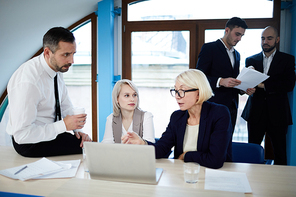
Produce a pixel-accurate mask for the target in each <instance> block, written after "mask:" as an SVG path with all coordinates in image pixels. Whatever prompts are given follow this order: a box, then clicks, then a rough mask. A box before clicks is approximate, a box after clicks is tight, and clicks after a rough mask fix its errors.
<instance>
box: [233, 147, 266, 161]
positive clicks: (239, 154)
mask: <svg viewBox="0 0 296 197" xmlns="http://www.w3.org/2000/svg"><path fill="white" fill-rule="evenodd" d="M232 161H233V162H236V163H256V164H264V149H263V148H262V146H260V145H259V144H253V143H241V142H232Z"/></svg>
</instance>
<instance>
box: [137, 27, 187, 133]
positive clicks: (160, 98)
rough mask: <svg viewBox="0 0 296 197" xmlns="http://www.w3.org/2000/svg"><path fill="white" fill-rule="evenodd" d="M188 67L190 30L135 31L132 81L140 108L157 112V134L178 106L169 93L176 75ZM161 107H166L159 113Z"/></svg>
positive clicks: (155, 114) (164, 127) (155, 116)
mask: <svg viewBox="0 0 296 197" xmlns="http://www.w3.org/2000/svg"><path fill="white" fill-rule="evenodd" d="M188 68H189V31H149V32H146V31H144V32H133V33H132V81H133V82H134V83H135V84H136V85H137V87H138V89H139V97H140V108H141V109H143V110H144V111H149V112H151V113H152V114H153V115H154V118H153V120H154V128H155V137H157V138H159V137H161V134H162V133H163V132H164V131H165V129H166V127H167V124H168V122H169V118H170V115H171V113H172V112H173V111H174V110H177V109H178V105H177V103H176V101H175V98H173V97H172V96H171V95H170V93H169V88H170V87H172V86H174V84H175V82H174V79H175V77H176V76H177V75H178V74H179V73H181V72H182V71H185V70H187V69H188ZM159 109H167V110H163V111H162V113H159Z"/></svg>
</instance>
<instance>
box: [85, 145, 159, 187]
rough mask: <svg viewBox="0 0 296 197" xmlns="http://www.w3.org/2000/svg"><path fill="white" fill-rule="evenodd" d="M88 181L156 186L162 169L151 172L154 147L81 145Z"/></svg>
mask: <svg viewBox="0 0 296 197" xmlns="http://www.w3.org/2000/svg"><path fill="white" fill-rule="evenodd" d="M83 146H84V148H85V152H86V163H87V167H88V170H89V173H90V177H91V178H92V179H100V180H110V181H121V182H132V183H147V184H157V183H158V181H159V179H160V177H161V174H162V172H163V169H162V168H155V151H154V146H148V145H132V144H103V143H97V142H84V144H83Z"/></svg>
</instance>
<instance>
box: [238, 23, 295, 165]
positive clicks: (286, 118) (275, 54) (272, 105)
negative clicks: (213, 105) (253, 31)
mask: <svg viewBox="0 0 296 197" xmlns="http://www.w3.org/2000/svg"><path fill="white" fill-rule="evenodd" d="M279 41H280V38H279V35H278V31H277V29H276V28H274V27H271V26H268V27H266V28H265V29H264V30H263V32H262V35H261V46H262V52H260V53H259V54H256V55H253V56H251V57H249V58H247V59H246V67H249V66H252V67H253V68H254V69H255V70H257V71H259V72H262V73H265V74H267V75H268V76H269V78H268V79H266V80H265V81H264V82H262V83H260V84H259V85H258V86H257V87H256V91H255V93H254V94H253V95H252V96H249V98H248V101H247V104H246V106H245V108H244V111H243V113H242V118H244V119H245V120H246V121H247V122H248V141H249V143H256V144H261V142H262V140H263V137H264V135H265V133H266V134H267V135H268V136H269V137H270V138H271V142H272V146H273V152H274V164H278V165H287V153H286V134H287V129H288V125H291V124H293V123H292V116H291V110H290V105H289V100H288V94H287V93H288V92H290V91H292V90H293V89H294V86H295V58H294V56H292V55H289V54H286V53H283V52H280V51H278V50H277V49H276V44H277V43H278V42H279Z"/></svg>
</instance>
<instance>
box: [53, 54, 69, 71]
mask: <svg viewBox="0 0 296 197" xmlns="http://www.w3.org/2000/svg"><path fill="white" fill-rule="evenodd" d="M50 63H51V65H52V66H53V67H54V68H55V69H56V70H57V71H58V72H61V73H64V72H67V71H68V70H69V68H67V69H64V68H65V67H70V66H71V64H70V63H69V64H65V65H63V66H61V67H59V65H58V64H57V61H56V59H55V58H54V57H53V58H52V59H50Z"/></svg>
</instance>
